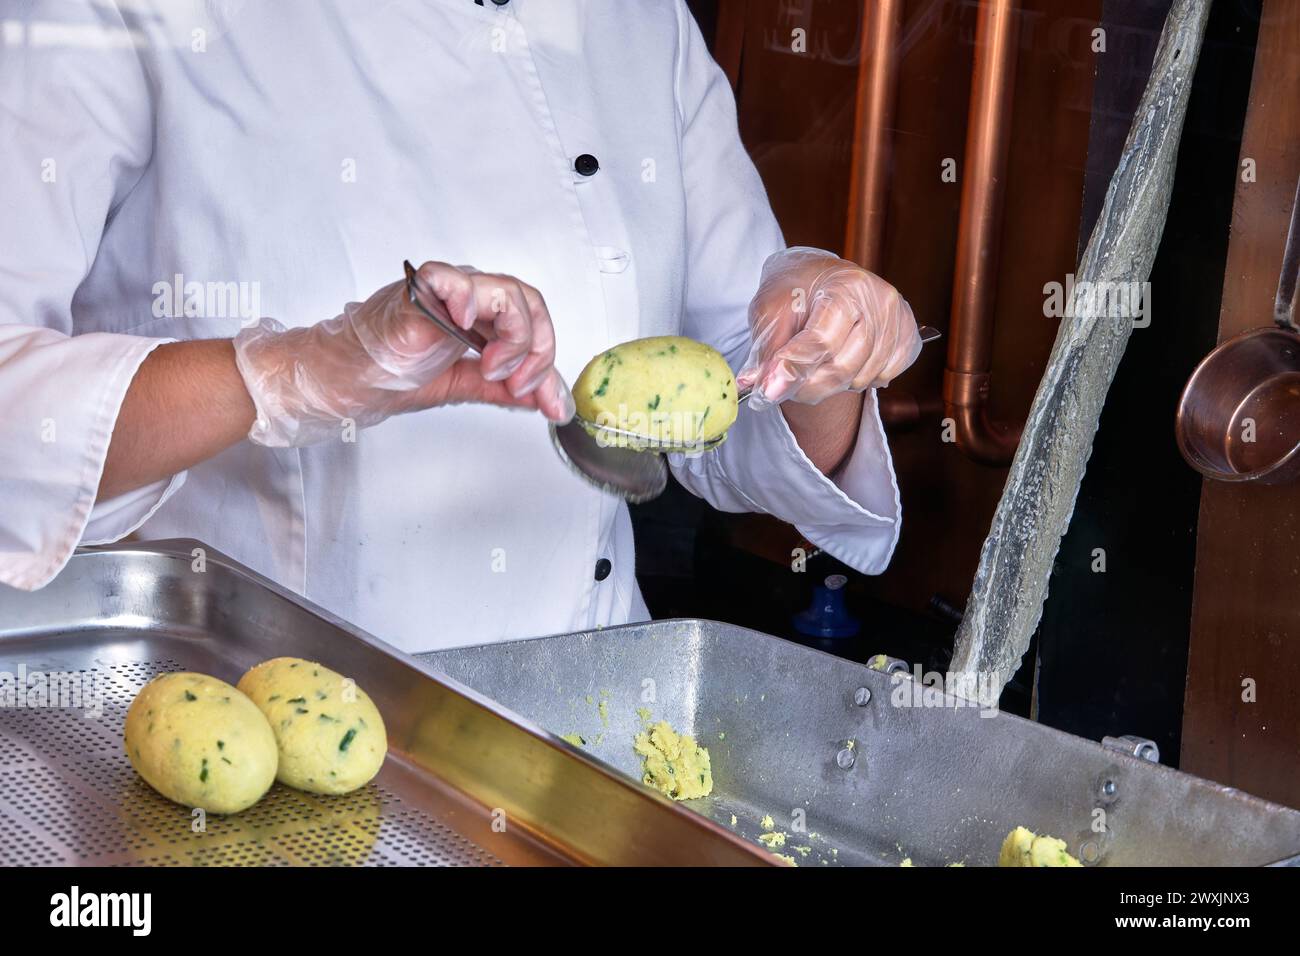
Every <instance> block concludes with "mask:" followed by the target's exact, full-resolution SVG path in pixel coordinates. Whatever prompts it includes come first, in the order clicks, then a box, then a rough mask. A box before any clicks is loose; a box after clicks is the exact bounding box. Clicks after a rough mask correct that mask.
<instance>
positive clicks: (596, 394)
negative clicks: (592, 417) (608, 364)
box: [591, 375, 609, 398]
mask: <svg viewBox="0 0 1300 956" xmlns="http://www.w3.org/2000/svg"><path fill="white" fill-rule="evenodd" d="M607 388H609V376H608V375H606V376H605V377H604V378H603V379H601V380H600V387H599V388H597V389H596V390H595V391H594V392H592V393H591V396H592V398H601V397H602V396H603V395H604V394H605V390H606V389H607Z"/></svg>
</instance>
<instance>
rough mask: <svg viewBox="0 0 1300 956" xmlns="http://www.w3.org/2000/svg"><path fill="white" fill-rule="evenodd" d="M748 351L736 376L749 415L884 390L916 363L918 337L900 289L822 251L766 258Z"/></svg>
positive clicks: (792, 251)
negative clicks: (746, 391) (750, 390)
mask: <svg viewBox="0 0 1300 956" xmlns="http://www.w3.org/2000/svg"><path fill="white" fill-rule="evenodd" d="M749 328H750V333H751V336H752V344H751V345H750V348H749V357H748V358H747V359H746V360H745V364H744V365H743V366H742V367H741V370H740V373H739V374H738V375H737V376H736V382H737V384H738V385H739V386H740V387H741V388H745V387H747V386H749V385H753V386H754V394H753V395H752V396H751V397H750V400H749V404H750V405H751V406H753V407H754V408H763V407H765V406H767V405H772V404H776V403H777V402H783V401H787V400H789V401H795V402H801V403H803V404H806V405H816V404H817V403H818V402H820V401H822V400H823V399H825V398H828V397H830V396H832V395H835V394H838V393H840V392H845V391H850V390H851V391H858V392H860V391H864V390H866V389H868V388H883V387H884V386H886V385H888V384H889V383H890V382H891V381H892V380H893V379H895V378H896V377H898V375H899V374H900V373H901V372H903V370H904V369H906V368H907V367H908V366H909V365H911V364H912V363H913V362H914V361H916V357H917V356H918V355H919V354H920V353H921V336H920V333H919V332H918V331H917V328H916V319H915V318H913V316H912V309H911V307H910V306H909V305H908V304H907V302H906V301H905V300H904V299H903V297H902V296H901V295H899V294H898V290H897V289H895V288H894V287H893V286H891V285H890V284H889V283H888V282H886V281H885V280H884V279H882V278H880V277H879V276H877V275H873V274H872V273H870V272H867V271H866V270H865V269H863V268H862V267H861V266H858V265H857V264H855V263H853V262H849V261H848V260H846V259H841V258H839V257H838V256H836V255H834V254H832V253H829V252H826V251H824V250H822V249H811V248H807V247H804V246H794V247H791V248H789V249H783V250H781V251H780V252H777V253H774V254H772V255H771V256H768V259H767V261H766V262H765V263H763V274H762V277H761V278H760V280H759V284H758V291H757V292H756V293H755V294H754V298H753V300H752V301H751V302H750V304H749Z"/></svg>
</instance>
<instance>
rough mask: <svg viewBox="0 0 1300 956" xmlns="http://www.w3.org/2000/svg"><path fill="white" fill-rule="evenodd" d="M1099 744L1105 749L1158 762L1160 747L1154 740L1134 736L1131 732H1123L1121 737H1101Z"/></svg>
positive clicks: (1150, 761) (1149, 761)
mask: <svg viewBox="0 0 1300 956" xmlns="http://www.w3.org/2000/svg"><path fill="white" fill-rule="evenodd" d="M1101 745H1102V746H1103V747H1105V748H1106V749H1107V750H1114V751H1115V752H1116V753H1121V754H1129V755H1130V756H1133V757H1137V758H1138V759H1139V760H1145V761H1147V762H1148V763H1159V762H1160V748H1159V747H1158V746H1157V745H1156V742H1155V741H1154V740H1148V739H1147V738H1146V737H1136V736H1134V735H1133V734H1125V735H1124V736H1122V737H1103V738H1101Z"/></svg>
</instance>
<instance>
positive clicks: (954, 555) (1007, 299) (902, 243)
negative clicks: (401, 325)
mask: <svg viewBox="0 0 1300 956" xmlns="http://www.w3.org/2000/svg"><path fill="white" fill-rule="evenodd" d="M1100 7H1101V0H1068V2H1062V0H1026V2H1024V3H1023V9H1022V12H1021V14H1020V17H1021V23H1020V31H1019V32H1020V39H1019V54H1018V62H1017V69H1016V77H1017V86H1016V94H1015V111H1014V115H1013V120H1012V128H1011V160H1010V165H1009V169H1008V177H1007V188H1006V206H1005V213H1004V218H1003V226H1002V230H1001V241H1002V247H1001V255H1000V257H999V268H998V274H997V284H996V290H995V307H994V308H995V311H996V315H997V320H996V331H995V334H994V344H993V379H994V386H993V391H992V395H991V398H990V413H991V414H992V416H993V417H995V418H998V419H1001V420H1010V421H1019V420H1023V418H1024V415H1025V412H1026V411H1027V410H1028V408H1029V404H1030V401H1031V400H1032V398H1033V393H1034V389H1035V387H1036V386H1037V384H1038V380H1039V377H1040V375H1041V373H1042V369H1043V366H1044V363H1045V362H1046V358H1047V355H1048V353H1049V352H1050V350H1051V345H1052V342H1053V340H1054V338H1055V335H1056V320H1055V319H1048V318H1045V317H1044V316H1043V291H1042V289H1043V284H1044V283H1045V282H1049V281H1057V282H1063V281H1064V279H1065V276H1066V274H1067V273H1069V272H1071V271H1072V270H1073V268H1074V265H1075V262H1076V258H1077V252H1078V249H1077V238H1078V231H1079V218H1080V209H1081V201H1082V194H1083V174H1084V168H1085V165H1086V156H1087V147H1088V131H1089V118H1090V112H1091V97H1092V77H1093V71H1094V68H1095V59H1094V54H1093V53H1092V52H1091V50H1090V47H1089V44H1090V39H1091V37H1090V31H1091V30H1092V28H1093V27H1095V26H1096V24H1097V21H1098V18H1099V16H1100ZM976 12H977V3H976V2H975V0H908V2H906V4H905V6H904V11H903V25H902V40H901V43H902V49H901V52H900V57H899V69H900V78H899V90H898V100H897V104H896V106H895V114H894V128H893V130H892V138H893V143H892V149H891V152H892V158H891V176H890V187H889V196H890V199H889V204H888V211H887V216H886V222H885V239H884V250H883V260H882V265H881V266H880V268H879V271H880V272H881V273H882V274H883V275H884V276H885V277H886V278H888V279H889V280H890V281H891V282H893V283H894V284H895V285H896V286H898V287H899V289H900V290H902V292H903V294H904V295H905V296H906V297H907V299H908V301H909V302H910V303H911V304H912V307H913V309H914V311H915V312H916V317H917V320H918V321H919V322H921V323H924V324H927V325H933V326H936V327H938V328H940V329H946V328H947V325H948V313H949V309H950V306H951V303H952V276H953V268H954V256H955V243H956V233H957V219H958V210H959V205H960V199H961V180H960V172H961V171H960V169H958V181H957V182H944V181H943V180H942V179H941V171H942V164H943V162H944V160H946V159H953V160H955V161H956V162H957V164H958V166H960V164H961V161H962V157H963V154H964V152H965V137H966V114H967V108H968V106H969V101H970V76H971V61H972V54H973V44H974V31H975V20H976ZM862 28H863V26H862V4H860V3H849V2H843V0H802V2H786V0H751V2H750V3H749V5H748V7H747V21H746V36H745V50H744V59H743V62H742V68H741V82H740V97H739V109H740V122H741V132H742V135H743V137H744V139H745V143H746V145H747V146H748V148H749V150H750V152H751V155H752V156H753V157H754V160H755V163H756V164H757V166H758V168H759V171H760V173H761V174H762V175H763V179H764V181H765V183H766V184H767V188H768V192H769V195H770V196H771V199H772V204H773V208H774V209H775V210H776V213H777V216H778V218H779V219H780V221H781V224H782V227H783V228H784V230H785V234H786V239H787V241H789V242H790V243H806V244H809V245H817V246H822V247H824V248H828V249H832V250H836V251H842V248H843V244H844V236H845V234H846V226H847V218H846V216H847V198H848V195H849V184H848V177H849V167H850V161H851V156H852V141H853V126H852V124H853V116H854V109H855V101H854V92H855V88H856V82H857V56H858V50H859V48H860V46H861V37H860V34H859V31H860V30H861V29H862ZM796 29H802V30H804V31H805V36H806V39H807V51H806V52H804V53H796V52H794V51H793V50H792V49H791V43H792V31H794V30H796ZM943 366H944V350H943V349H942V348H930V349H926V350H925V352H924V353H923V354H922V356H921V358H920V359H919V360H918V361H917V363H916V365H915V366H914V367H913V368H912V369H910V370H909V371H908V372H907V373H906V374H905V375H903V376H902V377H901V378H900V379H899V380H898V388H899V389H900V390H903V391H907V392H909V393H912V394H914V395H916V396H918V397H919V398H922V399H934V400H937V399H938V397H939V394H940V387H941V383H942V378H943ZM891 445H892V448H893V451H894V456H895V465H896V468H897V471H898V475H899V484H900V486H901V488H902V495H903V509H904V514H905V519H904V530H903V534H902V538H901V540H900V542H899V547H898V551H897V552H896V555H895V558H894V562H893V564H892V566H891V567H890V569H889V570H888V571H887V572H886V573H885V574H884V575H883V576H881V577H880V578H877V579H874V580H873V581H872V582H870V585H869V587H870V588H871V590H872V591H873V592H874V593H877V594H878V595H879V596H880V597H881V598H882V599H884V600H887V601H889V602H891V603H895V604H901V605H904V606H907V607H911V608H914V609H918V610H919V609H921V608H924V607H925V606H926V604H927V602H928V601H929V599H930V597H931V596H932V595H934V594H936V593H938V594H942V595H945V596H947V597H948V598H949V599H953V600H956V601H958V602H960V601H964V600H965V597H966V594H967V593H968V592H969V589H970V581H971V577H972V575H973V574H974V570H975V564H976V561H977V558H978V554H979V548H980V545H981V543H982V542H983V540H984V535H985V533H986V532H987V531H988V526H989V521H990V519H991V517H992V514H993V509H994V506H995V505H996V503H997V500H998V496H999V495H1000V493H1001V490H1002V484H1003V481H1004V479H1005V474H1006V472H1005V469H1000V468H988V467H985V466H982V465H979V464H976V463H974V462H971V461H969V460H968V459H967V458H966V457H965V456H964V455H962V454H961V452H959V451H958V450H957V449H956V447H955V446H954V445H952V444H950V443H946V442H944V441H943V440H942V434H941V426H940V423H939V421H938V420H937V419H931V420H928V421H925V422H922V423H921V424H920V425H919V426H917V427H916V428H914V429H912V430H909V431H903V432H899V433H897V434H895V435H894V436H892V438H891ZM766 527H767V530H766V532H765V536H766V537H767V538H768V539H769V540H770V547H769V548H768V549H766V550H767V551H768V552H769V553H771V554H773V555H780V554H782V553H784V554H785V555H787V560H788V554H789V547H790V545H791V544H793V542H794V540H795V539H796V538H797V535H795V533H794V532H793V530H792V529H786V530H785V531H784V536H783V534H782V531H781V530H780V529H779V528H778V527H777V526H775V525H774V524H772V523H768V524H767V526H766ZM753 537H754V536H753V535H750V536H749V538H750V541H751V544H750V546H751V547H756V546H755V545H754V544H753V542H752V539H753Z"/></svg>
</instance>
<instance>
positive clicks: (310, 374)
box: [235, 262, 573, 448]
mask: <svg viewBox="0 0 1300 956" xmlns="http://www.w3.org/2000/svg"><path fill="white" fill-rule="evenodd" d="M419 278H420V281H421V283H422V284H423V286H424V288H425V289H428V290H431V291H432V292H433V294H434V295H436V296H437V298H438V299H440V300H441V301H442V303H443V305H444V306H445V307H446V310H447V311H448V312H449V313H450V314H451V318H452V320H453V321H454V322H456V324H457V325H459V326H460V327H462V328H466V329H468V328H470V327H471V326H473V327H474V328H476V329H477V330H478V331H479V332H481V333H482V334H483V335H484V336H485V337H486V338H487V339H489V343H488V345H487V347H486V349H485V350H484V352H483V355H482V356H481V358H472V359H471V358H466V357H465V352H466V349H465V346H464V345H462V344H461V343H460V342H458V341H456V340H455V339H453V338H452V337H451V336H449V335H446V334H444V333H443V332H442V331H441V330H439V329H438V327H437V326H436V325H434V324H433V323H432V322H430V321H429V320H428V319H427V318H426V317H425V316H424V315H423V314H422V313H421V312H420V311H419V310H418V309H417V308H416V307H415V306H414V305H412V304H411V303H410V301H409V300H408V299H407V293H406V283H405V282H404V281H403V282H394V283H393V284H392V285H387V286H384V287H383V288H382V289H380V290H379V291H378V292H376V293H375V294H374V295H372V296H371V297H370V298H369V299H367V300H366V301H365V302H360V303H358V302H350V303H348V305H347V306H346V307H345V308H344V310H343V314H342V315H340V316H338V317H337V318H333V319H329V320H327V321H324V322H318V323H317V324H315V325H312V326H307V327H305V328H298V329H285V328H284V327H283V326H282V325H280V323H278V322H276V321H274V320H272V319H262V320H261V321H260V322H259V323H258V324H257V325H255V326H252V327H251V328H247V329H244V330H243V331H241V332H240V333H239V334H238V335H237V336H235V360H236V363H237V364H238V366H239V372H240V375H242V376H243V379H244V384H245V386H246V387H247V388H248V393H249V395H250V396H252V399H253V404H254V405H255V406H256V407H257V421H255V422H254V423H253V427H252V429H251V430H250V431H249V433H248V437H249V439H250V440H252V441H253V442H256V443H257V444H260V445H268V446H271V447H279V448H283V447H290V446H301V445H309V444H311V443H313V442H317V441H322V440H324V439H327V438H335V437H337V436H338V435H339V432H340V427H341V425H342V423H343V421H344V420H345V419H349V420H351V421H353V422H355V423H356V425H357V426H358V427H361V428H364V427H366V426H368V425H374V424H377V423H379V422H381V421H383V420H384V419H385V418H388V417H389V416H391V415H398V414H402V413H403V412H410V411H415V410H417V409H422V408H429V407H432V406H434V405H450V404H455V403H458V402H483V403H490V404H495V405H507V406H514V407H524V408H536V409H539V410H540V411H541V412H542V413H543V414H545V415H546V416H547V417H548V418H550V419H552V420H554V421H557V422H565V421H568V420H569V419H570V418H572V417H573V396H572V395H570V394H569V389H568V386H567V385H565V383H564V379H563V378H561V377H560V374H559V373H558V372H557V371H556V370H555V367H554V362H555V330H554V328H553V327H552V325H551V316H550V313H549V312H548V311H547V309H546V303H545V302H544V301H543V300H542V296H541V294H540V293H539V292H538V291H537V290H536V289H534V288H532V287H531V286H528V285H525V284H524V283H522V282H520V281H519V280H518V279H514V278H512V277H510V276H504V275H493V274H488V273H482V272H478V271H477V270H475V269H470V268H467V267H456V266H450V265H447V264H446V263H444V262H426V263H425V264H424V265H422V266H421V267H420V269H419Z"/></svg>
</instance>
